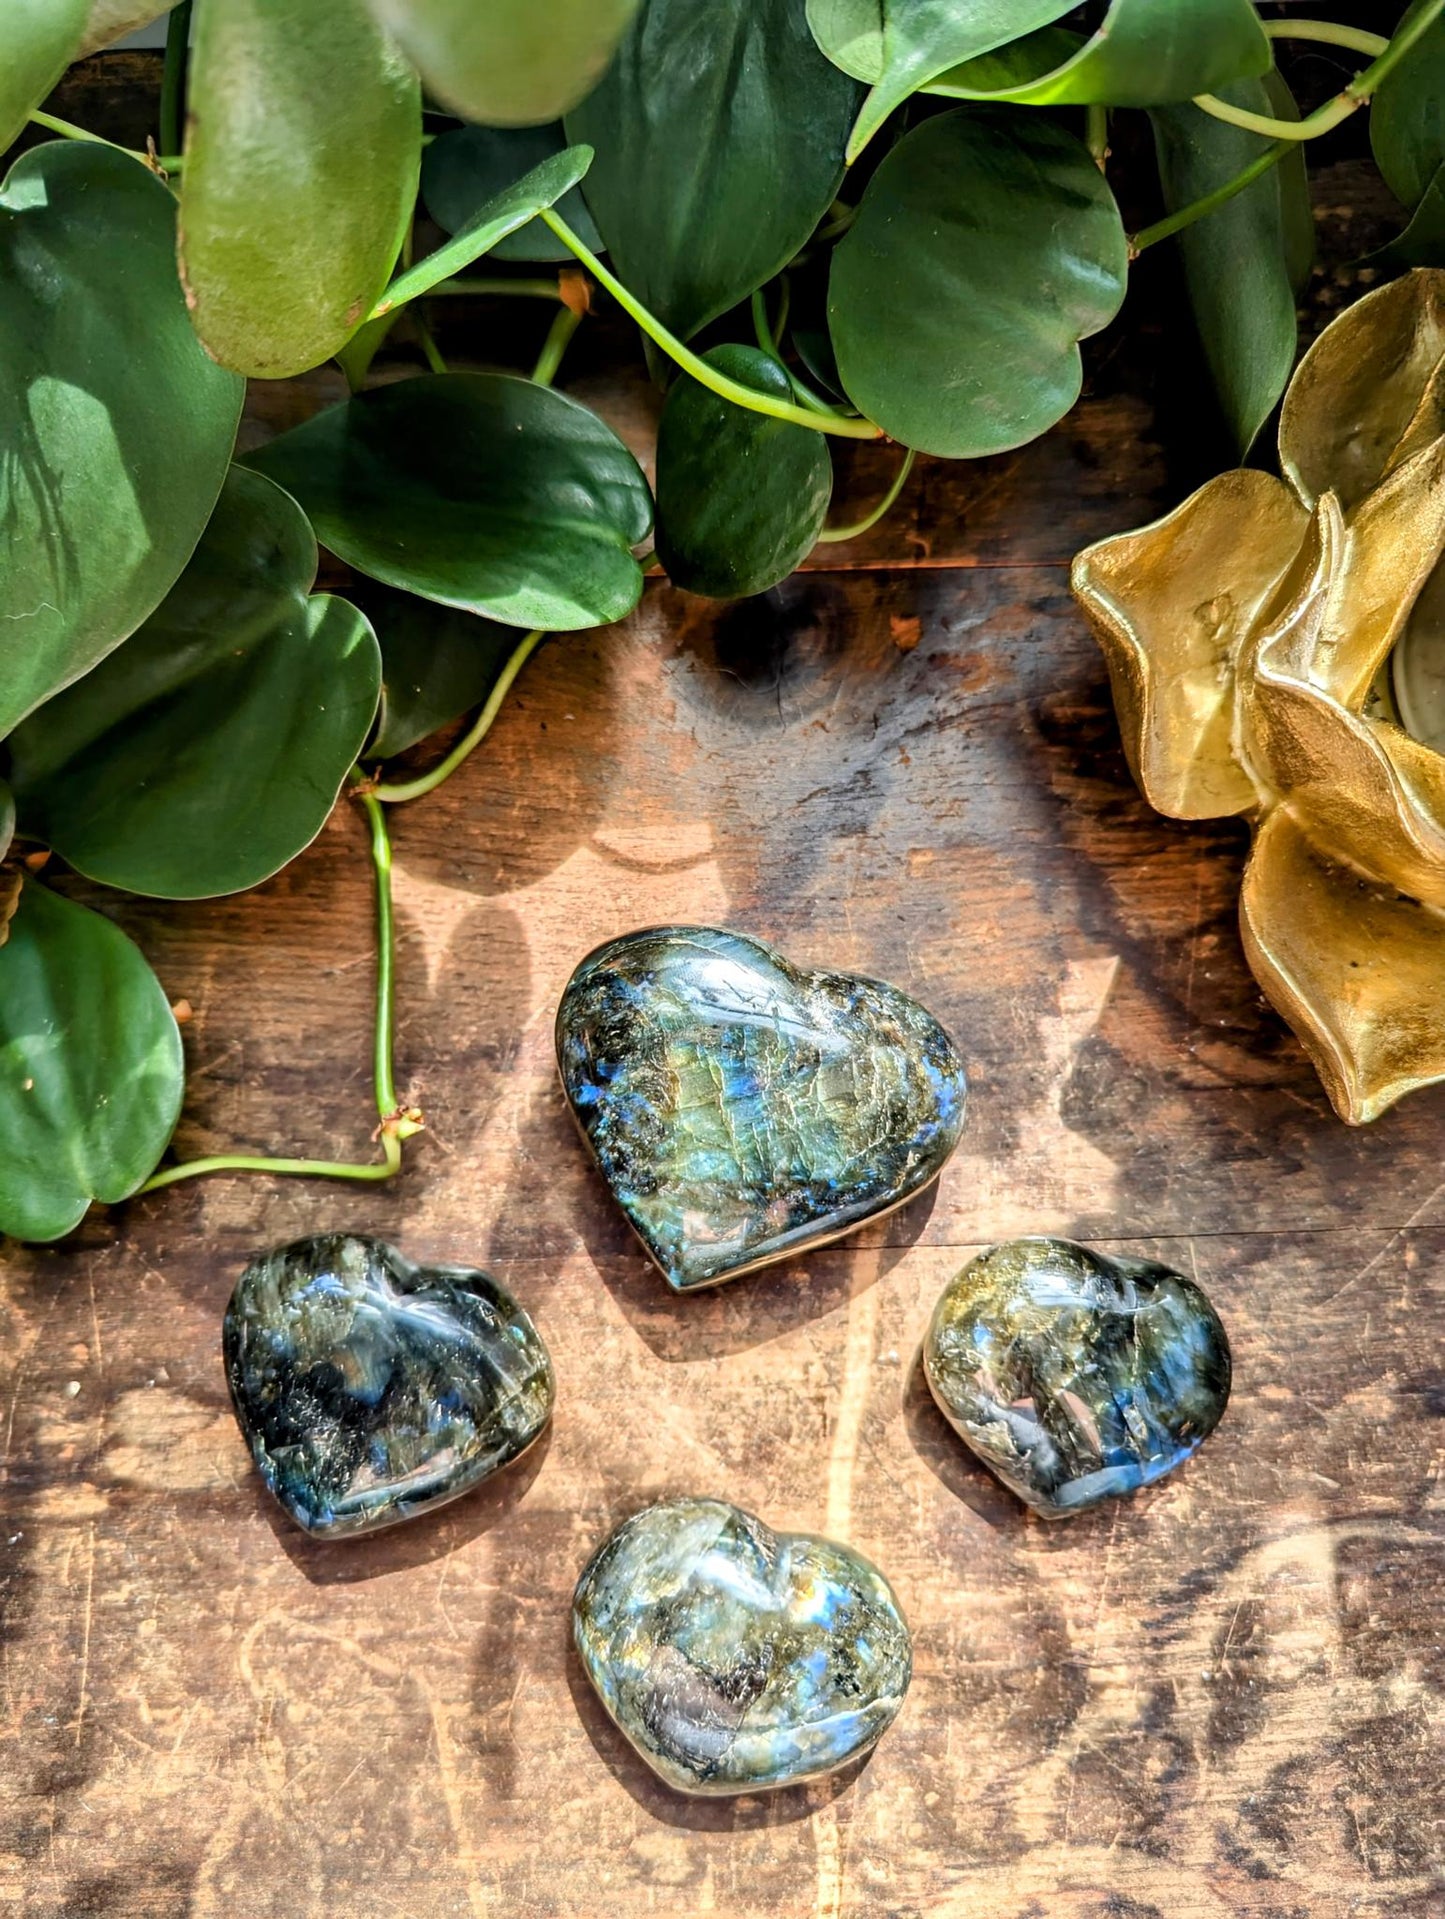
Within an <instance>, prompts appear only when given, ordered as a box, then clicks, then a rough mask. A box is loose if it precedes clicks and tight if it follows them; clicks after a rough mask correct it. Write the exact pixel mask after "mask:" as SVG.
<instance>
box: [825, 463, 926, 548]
mask: <svg viewBox="0 0 1445 1919" xmlns="http://www.w3.org/2000/svg"><path fill="white" fill-rule="evenodd" d="M917 457H918V456H917V454H916V453H915V451H914V449H913V448H912V447H909V448H908V450H907V452H906V453H905V454H904V455H903V464H902V466H900V467H899V469H898V471H897V473H896V474H895V475H894V476H893V484H892V485H891V486H890V487H889V489H888V491H887V492H886V493H885V494H884V495H883V498H882V499H881V500H880V501H879V502H878V504H877V506H875V507H874V509H873V511H872V512H871V513H865V514H864V516H863V518H862V519H861V520H855V521H854V522H853V524H852V526H825V527H824V528H823V531H822V532H821V533H820V534H819V535H818V544H819V546H832V545H834V544H836V542H838V541H839V540H856V539H857V537H858V535H859V534H860V533H867V532H868V531H869V529H870V528H872V527H875V526H877V524H878V522H879V521H880V520H881V519H882V518H883V516H884V514H885V513H887V512H888V511H889V509H890V508H891V507H892V505H893V503H894V501H895V500H896V499H897V498H898V496H899V494H900V493H901V492H902V491H903V488H904V486H905V485H906V484H907V481H908V476H909V474H910V473H911V472H912V471H913V462H914V460H915V459H916V458H917Z"/></svg>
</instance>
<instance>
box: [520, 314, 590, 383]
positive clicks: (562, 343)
mask: <svg viewBox="0 0 1445 1919" xmlns="http://www.w3.org/2000/svg"><path fill="white" fill-rule="evenodd" d="M581 324H582V315H581V314H580V313H577V312H574V311H573V309H572V308H571V307H566V306H564V307H559V308H558V309H557V313H556V316H555V318H554V319H553V321H552V324H551V326H550V327H548V329H547V337H546V339H545V340H544V341H543V342H542V351H541V352H540V353H539V354H538V355H537V364H536V366H534V367H533V368H532V378H533V379H534V380H535V381H536V382H537V385H538V386H551V384H552V382H553V381H554V380H555V379H556V377H557V369H558V367H559V366H561V364H562V355H563V354H564V353H565V352H566V351H567V345H568V342H569V341H570V340H571V338H572V335H573V334H574V333H575V332H576V331H577V329H578V327H579V326H581Z"/></svg>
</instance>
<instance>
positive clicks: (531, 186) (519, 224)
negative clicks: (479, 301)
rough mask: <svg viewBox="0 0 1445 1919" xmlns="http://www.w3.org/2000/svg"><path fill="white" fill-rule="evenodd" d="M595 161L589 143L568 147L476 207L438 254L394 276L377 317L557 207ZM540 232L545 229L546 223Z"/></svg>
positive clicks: (433, 284)
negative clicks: (540, 214) (548, 210)
mask: <svg viewBox="0 0 1445 1919" xmlns="http://www.w3.org/2000/svg"><path fill="white" fill-rule="evenodd" d="M591 164H592V149H591V147H588V146H578V147H566V148H564V150H563V151H562V152H561V153H554V154H552V155H551V156H550V157H549V158H548V159H545V160H543V161H541V162H540V164H539V165H537V166H535V167H533V169H532V171H531V172H530V173H528V174H526V175H525V176H524V177H523V178H522V179H520V180H518V181H517V182H516V183H515V185H513V186H510V187H507V188H505V189H504V190H503V191H502V192H501V193H499V194H497V195H496V196H495V198H493V199H491V200H488V201H487V203H486V204H485V206H481V207H478V208H477V210H476V212H475V213H474V214H473V215H472V217H471V219H470V220H468V221H467V223H466V225H465V226H463V227H460V228H458V230H457V232H456V233H455V235H454V236H453V237H452V238H451V239H450V240H448V241H446V242H445V243H444V244H443V245H442V246H439V247H438V248H437V250H436V252H435V253H429V254H428V255H427V256H426V258H425V259H424V260H418V261H417V263H416V265H415V266H414V267H409V268H408V269H407V271H406V272H405V273H403V274H400V275H399V276H398V277H397V278H396V279H395V280H393V281H392V283H391V285H390V286H389V287H388V288H387V289H386V294H385V297H384V298H383V299H381V300H379V301H378V302H377V305H376V309H375V311H376V315H377V316H380V315H381V314H384V313H390V312H391V311H392V310H393V309H394V308H396V307H399V306H404V305H405V304H406V302H407V301H408V300H415V299H417V298H418V297H419V295H421V294H423V293H428V292H430V290H431V289H432V288H433V287H434V286H439V285H440V284H441V282H442V281H443V280H448V279H450V278H451V276H452V274H454V273H460V272H461V271H462V269H463V268H464V267H469V266H470V265H471V263H472V261H473V260H477V259H480V257H481V256H482V254H484V253H490V252H491V251H492V249H493V248H494V247H495V246H496V245H497V244H498V243H499V242H500V241H502V240H505V239H506V238H507V236H508V235H509V234H512V233H517V232H520V230H521V229H522V228H523V227H525V226H527V225H528V224H529V223H531V222H532V221H533V220H535V218H536V216H537V214H538V213H540V212H541V210H542V208H543V207H551V206H555V205H556V204H557V202H558V201H559V200H561V199H564V198H565V196H566V195H567V194H568V193H569V192H570V190H571V189H572V188H573V187H575V186H576V184H577V182H578V181H579V180H580V179H581V178H582V176H583V174H584V173H585V172H586V171H587V169H588V167H589V166H591ZM542 231H543V232H546V231H547V229H546V228H545V227H544V228H543V229H542Z"/></svg>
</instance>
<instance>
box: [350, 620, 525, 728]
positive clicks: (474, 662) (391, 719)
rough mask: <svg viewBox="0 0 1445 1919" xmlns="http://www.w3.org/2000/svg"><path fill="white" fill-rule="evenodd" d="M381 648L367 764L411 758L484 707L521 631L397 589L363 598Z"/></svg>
mask: <svg viewBox="0 0 1445 1919" xmlns="http://www.w3.org/2000/svg"><path fill="white" fill-rule="evenodd" d="M356 598H357V602H358V604H359V605H360V606H361V609H362V611H363V612H364V613H365V614H366V616H367V618H368V619H369V620H370V621H371V624H372V627H373V629H374V631H375V633H376V637H377V640H378V641H379V642H380V645H381V713H380V717H379V718H378V721H377V727H376V732H375V734H374V735H373V737H372V739H371V741H370V743H369V744H368V746H367V749H366V757H367V758H368V759H373V758H375V759H379V760H386V759H390V758H391V757H392V756H393V755H394V754H396V753H404V752H405V751H406V749H407V748H408V747H409V746H415V745H416V743H417V741H418V740H424V739H425V738H426V737H427V735H428V734H429V733H435V732H436V730H437V728H438V727H439V726H445V725H447V724H448V722H449V721H451V720H455V719H457V718H459V717H460V716H461V715H462V714H463V713H466V712H469V711H470V709H471V708H472V707H474V706H480V705H481V704H482V702H483V701H484V700H485V699H486V697H487V695H488V694H489V693H490V692H491V690H492V688H493V687H494V686H495V685H496V683H497V680H498V678H499V677H500V675H501V672H502V668H503V667H504V666H505V665H506V664H507V661H508V660H509V659H510V658H511V656H512V652H513V649H514V648H515V647H516V645H517V629H516V628H515V627H513V626H498V625H497V623H496V622H495V621H494V620H479V619H478V618H477V616H476V614H475V613H462V612H459V611H458V610H457V608H456V607H453V606H438V605H437V604H436V603H435V601H432V600H419V599H418V598H417V597H416V595H415V594H414V593H398V592H397V591H396V589H395V588H394V587H389V586H378V585H376V584H375V583H374V582H367V583H365V584H363V585H362V586H361V587H360V589H359V590H358V592H357V595H356Z"/></svg>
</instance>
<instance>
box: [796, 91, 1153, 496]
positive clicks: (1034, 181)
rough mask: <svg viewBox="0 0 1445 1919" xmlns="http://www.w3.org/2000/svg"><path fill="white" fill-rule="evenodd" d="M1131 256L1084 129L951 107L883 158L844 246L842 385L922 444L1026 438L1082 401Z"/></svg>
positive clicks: (1001, 445)
mask: <svg viewBox="0 0 1445 1919" xmlns="http://www.w3.org/2000/svg"><path fill="white" fill-rule="evenodd" d="M1127 269H1128V248H1127V243H1126V241H1125V238H1124V228H1123V224H1122V222H1121V220H1120V218H1119V209H1118V207H1117V206H1116V205H1115V203H1114V196H1113V195H1112V194H1111V193H1110V191H1109V188H1108V186H1107V184H1106V183H1105V180H1104V177H1103V175H1102V173H1100V171H1099V169H1098V167H1097V166H1095V164H1094V162H1093V160H1092V159H1091V157H1090V155H1089V153H1088V150H1087V149H1086V148H1085V147H1084V145H1083V143H1082V142H1081V141H1079V140H1076V139H1075V138H1074V136H1073V135H1072V134H1071V133H1067V132H1065V130H1064V129H1063V128H1062V127H1060V126H1058V125H1057V124H1055V122H1054V121H1053V120H1051V119H1046V118H1044V117H1042V116H1039V115H1035V114H1028V113H1020V112H1014V111H1010V110H1008V109H1006V108H978V107H972V108H968V109H966V110H963V111H960V112H955V113H944V114H939V115H938V116H937V117H936V118H933V119H929V120H925V121H924V122H923V123H922V124H921V125H920V126H917V127H915V128H914V130H913V131H912V132H911V133H909V134H908V135H906V136H905V137H904V139H902V140H901V141H900V142H899V143H898V145H897V146H896V147H894V149H893V150H892V152H891V153H889V154H888V155H887V157H886V158H885V159H884V160H883V162H882V164H881V165H880V166H879V168H878V171H877V172H876V173H875V174H874V176H873V178H872V180H871V181H870V182H869V184H868V189H867V191H866V192H865V193H864V195H863V200H862V203H861V205H860V207H859V211H858V217H857V219H856V220H855V221H854V222H853V225H852V226H851V227H850V228H849V230H848V232H847V233H846V234H845V235H844V236H843V238H842V240H841V241H840V242H839V243H838V247H837V250H836V252H835V254H834V258H833V268H832V277H831V282H830V285H829V301H828V311H829V326H830V330H831V332H832V336H833V346H834V349H835V351H836V353H837V356H838V370H839V373H840V375H841V377H842V381H843V385H844V388H845V389H846V391H847V394H848V397H849V399H850V400H852V402H853V404H854V405H855V406H856V407H858V408H859V409H860V411H862V412H863V413H864V414H866V415H867V417H868V418H869V419H872V420H876V421H877V422H878V424H879V425H880V426H881V427H882V428H883V430H884V432H885V433H887V434H888V435H890V436H891V437H892V438H893V439H895V440H900V441H902V443H903V444H904V445H905V446H911V447H916V448H918V450H919V451H920V452H923V453H940V454H944V455H946V456H949V457H952V458H964V459H968V458H974V457H976V456H977V455H979V454H985V453H1000V452H1003V451H1005V450H1006V449H1007V448H1009V447H1015V446H1022V445H1023V444H1024V443H1025V442H1026V441H1028V440H1032V439H1035V438H1037V436H1038V435H1039V434H1040V433H1042V432H1043V431H1044V430H1045V428H1047V427H1050V426H1052V425H1053V423H1054V422H1055V421H1056V420H1058V419H1060V418H1061V417H1062V416H1063V415H1064V414H1065V413H1067V412H1068V410H1069V408H1070V407H1071V406H1072V405H1073V403H1074V401H1075V400H1076V399H1077V398H1078V395H1079V388H1080V384H1081V380H1082V366H1081V361H1080V356H1079V348H1078V342H1079V341H1080V340H1081V339H1084V338H1085V337H1086V336H1088V335H1089V334H1091V333H1097V332H1098V330H1099V329H1100V327H1102V326H1105V325H1107V323H1108V322H1109V321H1110V320H1111V319H1112V318H1113V316H1114V314H1115V313H1116V312H1117V311H1118V309H1119V306H1120V303H1121V302H1122V300H1123V298H1124V289H1125V281H1126V276H1127Z"/></svg>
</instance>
